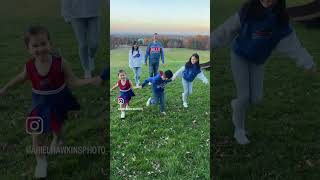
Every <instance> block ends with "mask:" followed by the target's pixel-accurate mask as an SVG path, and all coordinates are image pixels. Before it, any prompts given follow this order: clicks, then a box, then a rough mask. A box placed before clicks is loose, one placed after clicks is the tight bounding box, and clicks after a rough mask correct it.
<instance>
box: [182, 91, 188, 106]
mask: <svg viewBox="0 0 320 180" xmlns="http://www.w3.org/2000/svg"><path fill="white" fill-rule="evenodd" d="M181 96H182V102H183V107H185V108H187V107H188V103H187V100H186V97H185V96H184V93H182V94H181Z"/></svg>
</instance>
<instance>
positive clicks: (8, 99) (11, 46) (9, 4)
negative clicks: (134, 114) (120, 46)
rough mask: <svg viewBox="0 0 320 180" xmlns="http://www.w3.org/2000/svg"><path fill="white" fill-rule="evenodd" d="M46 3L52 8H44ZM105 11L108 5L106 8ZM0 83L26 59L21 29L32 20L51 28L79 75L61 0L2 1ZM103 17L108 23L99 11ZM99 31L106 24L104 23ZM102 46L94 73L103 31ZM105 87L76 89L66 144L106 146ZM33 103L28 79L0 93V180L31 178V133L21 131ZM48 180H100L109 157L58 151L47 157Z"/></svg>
mask: <svg viewBox="0 0 320 180" xmlns="http://www.w3.org/2000/svg"><path fill="white" fill-rule="evenodd" d="M48 7H50V8H48ZM104 12H105V13H104V14H106V10H105V9H104ZM0 22H1V24H2V25H1V30H0V32H1V33H0V39H1V42H0V59H1V61H0V87H2V86H3V85H4V83H6V82H7V81H8V80H10V79H11V78H12V77H14V76H15V75H16V74H17V73H18V72H20V71H21V70H22V69H23V66H24V64H25V62H26V59H27V58H28V54H27V53H26V51H25V47H24V43H23V33H24V30H25V29H26V28H27V27H28V26H29V25H31V24H42V25H45V26H47V27H48V28H49V30H50V32H51V35H52V42H53V44H54V47H55V48H56V49H58V50H59V51H60V53H61V54H62V56H63V57H64V58H65V59H67V60H68V61H69V62H70V63H71V64H72V69H73V70H74V72H75V74H76V75H78V76H79V77H83V72H82V68H81V66H80V61H79V58H78V48H77V42H76V40H75V36H74V34H73V30H72V28H71V25H69V24H67V23H65V22H64V20H63V18H62V17H61V16H60V1H51V0H45V1H43V0H34V1H32V2H31V1H18V0H13V1H6V2H3V4H2V5H1V8H0ZM102 22H107V17H106V16H103V19H102ZM102 24H103V27H102V32H105V31H106V23H102ZM101 37H102V38H101V46H100V49H99V51H98V54H97V58H96V67H97V68H96V73H100V72H101V71H102V69H103V68H104V66H105V64H106V57H105V52H104V51H105V49H106V44H107V43H106V42H107V41H106V38H104V37H106V35H105V34H102V35H101ZM104 91H105V88H103V87H100V88H96V87H83V88H78V89H74V94H75V96H76V97H77V98H78V100H79V102H80V104H81V106H82V109H81V111H80V112H78V113H76V114H71V115H70V117H69V120H68V121H67V124H66V126H65V136H64V138H65V140H64V141H65V145H67V146H89V145H90V146H105V145H106V144H107V143H108V142H106V133H107V131H106V123H105V122H106V115H107V112H106V111H105V110H106V105H107V103H106V96H105V94H104ZM30 106H31V86H30V83H26V84H24V85H22V86H19V87H18V88H16V89H14V90H12V91H10V93H9V95H7V96H5V97H0V115H1V116H0V127H1V129H0V145H1V152H0V154H1V156H0V179H32V177H33V172H34V166H35V163H36V162H35V158H34V155H33V154H27V153H26V150H25V149H26V148H27V147H28V146H30V145H31V137H30V136H29V135H27V134H26V132H25V118H26V114H27V112H28V110H29V108H30ZM48 162H49V169H48V177H50V179H92V178H95V179H104V178H105V176H103V173H102V171H101V169H102V168H104V167H106V164H107V162H108V160H107V156H106V155H103V154H98V155H57V156H50V157H49V160H48Z"/></svg>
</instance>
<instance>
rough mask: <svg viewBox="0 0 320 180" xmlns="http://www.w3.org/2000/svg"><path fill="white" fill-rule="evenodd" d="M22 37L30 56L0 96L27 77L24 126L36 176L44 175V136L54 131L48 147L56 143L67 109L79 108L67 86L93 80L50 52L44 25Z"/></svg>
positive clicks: (43, 176)
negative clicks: (29, 86)
mask: <svg viewBox="0 0 320 180" xmlns="http://www.w3.org/2000/svg"><path fill="white" fill-rule="evenodd" d="M24 40H25V45H26V49H27V51H28V52H29V53H30V55H31V57H30V58H29V59H28V60H27V63H26V65H25V67H24V69H23V71H22V72H21V73H19V74H18V75H17V76H16V77H15V78H14V79H12V80H11V81H10V82H9V83H7V84H6V85H5V86H4V87H3V88H2V89H0V95H5V94H6V93H7V91H8V90H9V89H10V88H13V87H15V86H16V85H18V84H22V83H23V82H25V81H26V80H29V81H31V83H32V106H31V110H30V113H29V114H28V118H27V122H26V126H27V127H26V128H27V132H28V133H29V134H31V136H32V142H33V150H34V153H35V156H36V160H37V165H36V168H35V177H36V178H45V177H46V176H47V161H46V156H45V153H44V152H42V151H41V152H40V149H41V147H42V146H43V145H44V142H43V138H44V136H45V135H47V134H50V133H52V134H53V139H52V142H51V146H50V149H51V150H52V148H54V147H55V146H56V145H58V144H59V142H60V139H61V135H62V127H63V123H64V120H65V119H66V118H67V113H68V111H71V110H79V109H80V105H79V104H78V102H77V101H76V99H75V98H74V97H73V96H72V94H71V91H70V90H69V88H68V86H69V85H72V86H83V85H86V84H89V83H91V82H92V80H91V79H87V80H82V79H79V78H77V77H76V76H75V75H74V74H73V72H72V70H71V68H70V67H69V65H68V63H67V62H66V61H65V60H63V59H62V58H61V57H59V56H54V55H52V53H51V42H50V35H49V32H48V30H47V29H46V28H45V27H42V26H31V27H30V28H29V29H28V30H27V32H26V33H25V38H24Z"/></svg>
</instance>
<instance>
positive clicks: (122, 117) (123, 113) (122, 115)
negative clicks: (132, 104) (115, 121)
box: [120, 111, 126, 119]
mask: <svg viewBox="0 0 320 180" xmlns="http://www.w3.org/2000/svg"><path fill="white" fill-rule="evenodd" d="M125 117H126V113H125V112H124V111H121V115H120V118H121V119H124V118H125Z"/></svg>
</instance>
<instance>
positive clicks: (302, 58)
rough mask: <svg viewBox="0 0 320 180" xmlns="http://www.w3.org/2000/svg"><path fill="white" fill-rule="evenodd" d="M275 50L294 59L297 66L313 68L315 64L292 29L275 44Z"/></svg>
mask: <svg viewBox="0 0 320 180" xmlns="http://www.w3.org/2000/svg"><path fill="white" fill-rule="evenodd" d="M275 50H276V51H277V52H279V53H281V54H284V55H286V56H288V57H290V58H291V59H292V60H294V61H295V63H296V65H297V66H300V67H303V68H304V69H307V70H312V71H313V70H315V68H316V64H315V62H314V60H313V57H312V56H311V55H310V54H309V53H308V51H307V50H306V49H305V48H303V47H302V46H301V44H300V41H299V40H298V38H297V35H296V33H295V32H294V31H293V32H292V33H290V34H289V35H288V36H286V37H285V38H284V39H282V40H281V41H280V42H279V43H278V44H277V46H276V48H275Z"/></svg>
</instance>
